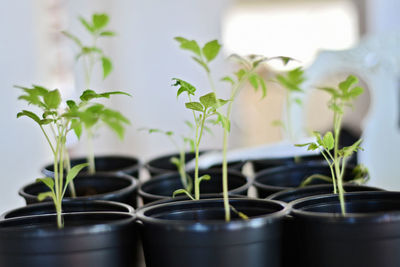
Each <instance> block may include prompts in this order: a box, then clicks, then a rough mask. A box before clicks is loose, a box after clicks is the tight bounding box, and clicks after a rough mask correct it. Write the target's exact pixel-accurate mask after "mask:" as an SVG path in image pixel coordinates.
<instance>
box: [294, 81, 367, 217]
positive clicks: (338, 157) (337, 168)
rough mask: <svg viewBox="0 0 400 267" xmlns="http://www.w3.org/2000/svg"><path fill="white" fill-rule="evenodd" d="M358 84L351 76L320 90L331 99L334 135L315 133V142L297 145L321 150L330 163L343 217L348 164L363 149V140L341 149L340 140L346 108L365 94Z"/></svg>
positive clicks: (329, 105) (330, 107)
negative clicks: (361, 145) (345, 176)
mask: <svg viewBox="0 0 400 267" xmlns="http://www.w3.org/2000/svg"><path fill="white" fill-rule="evenodd" d="M357 83H358V79H357V77H355V76H353V75H349V76H348V77H347V79H346V80H344V81H342V82H341V83H339V86H338V88H331V87H322V88H318V89H320V90H322V91H325V92H327V93H328V94H329V95H330V97H331V98H330V100H329V102H328V107H329V109H331V110H332V111H333V129H334V130H333V133H332V132H330V131H328V132H327V133H326V134H325V135H324V136H322V135H321V134H320V133H319V132H314V136H315V138H316V141H315V142H311V143H305V144H298V145H297V146H307V149H308V150H319V151H320V152H321V154H322V155H323V156H324V158H325V160H326V161H327V162H328V164H329V168H330V171H331V176H332V178H331V180H332V182H333V188H334V193H335V194H337V193H338V194H339V200H340V207H341V211H342V214H343V215H345V214H346V206H345V199H344V189H343V176H344V171H345V168H346V162H347V160H348V159H349V157H350V156H351V155H352V154H353V153H354V152H356V151H358V150H360V149H361V147H360V144H361V141H362V140H361V139H359V140H358V141H356V142H355V143H354V144H353V145H351V146H347V147H343V148H341V149H339V138H340V130H341V127H342V119H343V115H344V109H345V107H351V106H352V103H353V101H354V100H355V99H356V98H357V97H358V96H360V95H361V94H362V93H363V92H364V89H363V88H361V87H359V86H356V84H357ZM332 150H333V152H332Z"/></svg>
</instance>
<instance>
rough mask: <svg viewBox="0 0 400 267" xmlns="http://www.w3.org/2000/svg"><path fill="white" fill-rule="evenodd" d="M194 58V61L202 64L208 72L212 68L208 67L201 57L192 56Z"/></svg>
mask: <svg viewBox="0 0 400 267" xmlns="http://www.w3.org/2000/svg"><path fill="white" fill-rule="evenodd" d="M192 58H193V60H194V61H196V62H197V63H199V64H200V66H202V67H203V68H204V69H205V70H206V72H208V73H209V72H210V69H209V68H208V66H207V63H205V62H204V61H203V60H201V59H199V58H197V57H192Z"/></svg>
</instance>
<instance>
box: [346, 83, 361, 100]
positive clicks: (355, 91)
mask: <svg viewBox="0 0 400 267" xmlns="http://www.w3.org/2000/svg"><path fill="white" fill-rule="evenodd" d="M362 93H364V89H363V88H362V87H359V86H357V87H354V88H353V89H351V90H350V91H349V92H348V96H349V97H350V98H356V97H358V96H359V95H361V94H362Z"/></svg>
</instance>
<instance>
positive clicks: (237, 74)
mask: <svg viewBox="0 0 400 267" xmlns="http://www.w3.org/2000/svg"><path fill="white" fill-rule="evenodd" d="M246 74H247V71H246V70H244V69H240V70H239V71H237V72H236V73H235V75H236V77H237V79H238V81H240V80H242V78H243V77H244V75H246Z"/></svg>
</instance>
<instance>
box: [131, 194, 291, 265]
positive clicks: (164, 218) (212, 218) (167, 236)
mask: <svg viewBox="0 0 400 267" xmlns="http://www.w3.org/2000/svg"><path fill="white" fill-rule="evenodd" d="M230 203H231V205H232V206H234V207H235V208H236V209H237V210H238V211H241V212H243V213H245V214H246V215H248V216H249V219H248V220H243V219H239V218H237V217H236V216H234V218H233V219H232V220H231V221H230V222H225V219H224V209H223V201H222V200H221V199H207V200H199V201H181V202H170V203H164V204H159V205H153V206H148V207H145V208H142V209H139V210H138V211H137V216H138V221H139V225H140V226H139V229H140V233H141V237H142V242H143V249H144V254H145V260H146V266H147V267H177V266H191V267H204V266H207V267H225V266H229V267H243V266H252V267H265V266H268V267H278V266H280V253H281V251H280V240H281V222H282V219H283V217H284V216H285V215H286V214H287V213H288V209H287V208H285V205H284V204H283V203H282V202H275V201H270V200H259V199H231V201H230ZM232 214H233V215H234V213H232Z"/></svg>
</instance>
